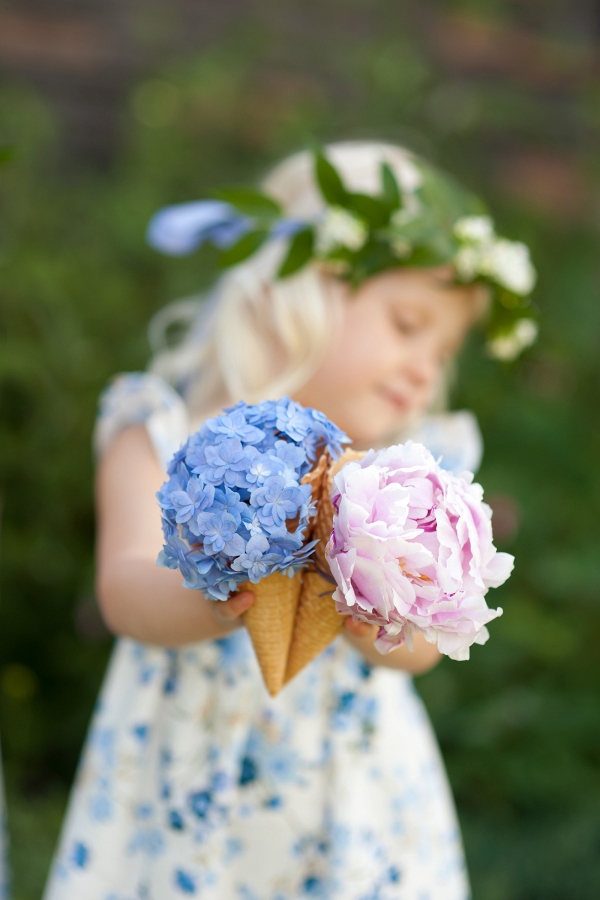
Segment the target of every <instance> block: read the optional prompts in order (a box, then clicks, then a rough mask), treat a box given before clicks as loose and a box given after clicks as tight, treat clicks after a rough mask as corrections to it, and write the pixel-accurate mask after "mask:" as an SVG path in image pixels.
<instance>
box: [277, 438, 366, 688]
mask: <svg viewBox="0 0 600 900" xmlns="http://www.w3.org/2000/svg"><path fill="white" fill-rule="evenodd" d="M363 456H364V453H359V452H357V451H356V450H345V451H344V453H343V454H342V455H341V456H340V458H339V459H337V460H335V461H334V462H331V460H330V457H329V456H328V455H327V454H326V453H324V454H323V456H321V459H320V460H319V464H318V466H317V467H316V468H315V469H314V470H313V471H312V472H310V473H309V474H308V475H307V476H305V478H304V479H303V481H304V482H305V483H307V484H311V485H312V489H313V497H312V499H313V502H316V504H317V515H316V517H315V520H314V524H313V528H312V531H311V535H310V539H311V540H314V539H317V540H318V541H319V543H318V544H317V546H316V548H315V563H316V571H311V570H308V571H305V572H304V578H303V580H302V588H301V591H300V599H299V601H298V608H297V611H296V620H295V623H294V631H293V634H292V643H291V646H290V651H289V656H288V661H287V668H286V670H285V679H284V684H287V682H288V681H291V679H292V678H294V676H296V675H297V674H298V672H300V671H301V670H302V669H303V668H304V667H305V666H307V665H308V663H310V662H312V660H313V659H315V657H317V656H318V655H319V653H321V652H322V651H323V650H325V648H326V647H328V646H329V644H330V643H331V642H332V641H333V640H335V638H336V637H337V636H338V635H339V634H340V633H341V631H342V628H343V626H344V619H343V617H342V616H340V615H339V613H338V612H337V611H336V608H335V604H334V601H333V596H332V595H333V591H334V590H335V583H334V581H333V579H331V580H328V579H327V578H326V577H323V575H321V574H320V572H322V573H323V574H325V573H327V574H329V565H328V564H327V560H326V559H325V547H326V546H327V541H328V540H329V535H330V534H331V529H332V527H333V513H334V509H333V505H332V503H331V489H332V487H333V479H334V478H335V476H336V475H337V473H338V472H339V471H340V469H341V468H342V466H344V465H345V464H346V463H347V462H352V461H353V460H358V459H362V457H363ZM330 577H331V576H330Z"/></svg>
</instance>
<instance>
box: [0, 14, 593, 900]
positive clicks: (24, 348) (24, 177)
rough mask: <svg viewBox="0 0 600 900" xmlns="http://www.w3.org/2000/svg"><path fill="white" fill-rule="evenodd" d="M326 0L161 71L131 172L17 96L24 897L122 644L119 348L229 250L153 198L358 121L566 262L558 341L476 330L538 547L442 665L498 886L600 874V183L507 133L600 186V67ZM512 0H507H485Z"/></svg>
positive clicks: (473, 813)
mask: <svg viewBox="0 0 600 900" xmlns="http://www.w3.org/2000/svg"><path fill="white" fill-rule="evenodd" d="M371 5H373V4H371ZM325 6H326V8H327V10H328V11H329V14H330V19H326V20H325V22H326V27H324V28H322V29H316V30H315V33H314V34H313V35H312V37H311V40H310V41H309V40H307V41H306V42H305V43H304V45H302V46H300V47H299V46H298V42H297V41H294V40H293V39H292V37H291V36H290V34H288V33H287V32H286V31H285V27H284V26H283V25H281V23H280V24H279V26H278V27H279V31H277V29H276V27H275V25H274V26H273V29H274V30H273V33H269V32H268V30H265V29H264V28H261V29H260V30H258V29H257V28H256V27H253V26H252V22H250V23H248V24H246V25H245V26H244V27H241V26H240V27H239V28H238V29H237V30H236V32H235V34H233V35H230V36H229V37H228V39H227V40H224V41H223V42H222V44H221V45H219V46H215V47H213V48H212V49H211V50H210V51H208V52H204V53H203V54H201V55H200V56H198V57H197V58H194V59H191V60H187V61H185V62H183V63H180V64H178V65H176V66H171V67H169V68H167V69H166V70H164V71H160V72H157V73H155V74H153V75H152V76H151V77H148V78H146V79H144V80H143V81H141V82H140V83H139V84H137V85H136V86H134V88H133V90H132V91H131V94H130V97H129V100H128V104H127V106H126V107H125V108H124V109H123V134H124V139H123V145H122V147H121V149H120V150H119V152H118V154H117V156H116V158H115V161H114V163H113V164H112V165H111V166H110V167H109V168H108V169H106V170H104V171H94V170H88V169H86V168H85V167H82V166H65V164H64V161H63V160H62V158H61V136H60V133H59V131H58V130H57V126H56V123H55V122H54V120H53V117H52V115H51V113H50V112H49V110H48V109H47V108H46V106H45V105H44V103H43V102H42V101H41V100H40V98H39V97H36V96H33V95H31V94H29V93H26V92H24V91H23V90H21V89H17V88H15V87H14V86H13V87H11V86H9V85H6V86H5V87H4V88H3V89H2V91H1V92H0V128H1V133H0V144H1V145H14V146H15V147H16V158H15V159H14V160H13V161H12V162H11V164H10V165H7V166H5V167H3V169H2V170H0V210H1V215H0V470H1V472H2V487H1V492H2V508H3V528H2V544H1V556H2V597H1V601H2V602H1V605H0V654H1V656H0V718H1V726H2V739H3V745H4V746H3V750H4V756H5V764H6V775H7V785H8V795H9V813H10V815H11V817H12V837H13V845H14V853H13V857H14V865H15V891H16V897H17V900H30V898H34V897H37V896H38V895H39V891H40V887H41V881H42V879H43V872H44V867H45V864H46V863H47V861H48V860H49V856H50V852H51V846H52V842H53V840H54V838H55V835H56V830H57V827H58V822H59V817H60V814H61V811H62V806H63V803H64V798H65V792H66V788H67V786H68V784H69V782H70V779H71V777H72V774H73V770H74V766H75V764H76V760H77V756H78V753H79V749H80V746H81V743H82V740H83V737H84V733H85V728H86V724H87V722H88V719H89V715H90V712H91V709H92V706H93V703H94V698H95V695H96V692H97V690H98V687H99V684H100V680H101V677H102V673H103V670H104V667H105V664H106V660H107V657H108V653H109V650H110V639H109V638H108V636H107V635H106V633H105V632H104V631H103V629H102V625H101V622H100V619H99V615H98V612H97V609H96V607H95V604H94V600H93V562H92V541H93V504H92V473H93V466H92V459H91V453H90V434H91V429H92V425H93V420H94V415H95V405H96V398H97V395H98V393H99V391H100V390H101V388H102V386H103V384H104V383H105V382H106V380H107V379H108V378H109V377H110V376H111V375H112V374H113V373H114V372H116V371H119V370H132V369H138V368H142V367H143V366H144V365H145V363H146V361H147V358H148V354H149V349H148V346H147V343H146V340H145V328H146V325H147V323H148V320H149V318H150V316H151V315H152V313H153V312H154V311H155V310H157V309H158V308H160V307H161V306H162V305H163V304H164V303H165V302H167V301H168V300H170V299H174V298H177V297H179V296H184V295H186V294H190V293H193V292H197V291H198V290H200V289H202V288H204V287H206V286H207V285H208V284H209V283H210V278H211V275H212V274H213V273H214V270H213V263H214V260H213V259H211V257H210V255H209V253H208V252H207V253H201V254H199V255H197V256H195V257H192V258H190V259H184V260H169V259H164V258H162V257H159V256H158V255H157V254H155V253H153V252H152V251H151V250H149V249H148V248H147V247H146V246H145V245H144V240H143V234H144V229H145V226H146V223H147V221H148V218H149V216H150V215H151V213H152V212H153V211H154V210H155V209H156V208H157V207H158V206H160V205H161V204H164V203H168V202H176V201H178V200H187V199H192V198H197V197H201V196H203V195H205V193H206V191H207V190H209V189H212V188H214V187H216V186H219V185H221V184H223V183H232V182H236V181H245V180H248V179H252V178H257V177H259V176H260V174H261V173H262V172H263V171H265V169H266V168H267V167H268V165H269V164H270V163H271V162H273V161H275V160H276V159H277V158H279V157H280V156H281V155H282V154H284V153H286V152H288V151H291V150H294V149H297V148H298V147H301V146H303V145H304V144H305V142H306V141H307V139H309V138H310V137H312V136H317V137H318V138H319V139H321V140H327V139H329V138H337V137H340V136H341V137H346V136H356V135H358V136H365V135H367V136H368V135H378V136H383V137H385V138H389V139H392V140H398V141H403V142H405V143H407V144H408V145H409V146H410V147H412V148H413V149H416V150H417V151H420V152H424V153H426V154H427V155H428V156H429V157H430V158H432V159H434V160H435V161H437V162H441V163H442V164H443V165H445V167H446V168H448V169H450V170H451V171H453V172H454V173H455V174H456V175H457V176H459V177H460V178H462V180H463V181H464V182H465V183H466V184H467V185H468V186H469V187H470V188H472V189H474V190H476V191H479V192H481V193H482V194H484V195H485V196H486V197H487V199H488V200H489V202H490V204H491V206H492V208H493V209H494V210H495V212H496V214H497V218H498V221H499V225H500V227H501V231H502V232H503V233H506V234H508V235H510V236H512V237H520V238H522V239H525V240H527V241H528V242H529V243H530V245H531V247H532V250H533V254H534V258H535V260H536V263H537V266H538V268H539V272H540V284H539V290H538V292H537V297H538V303H539V306H540V308H541V310H542V314H543V330H542V335H541V340H540V342H539V344H538V345H537V346H536V347H535V348H534V349H533V351H531V352H530V354H529V356H528V358H527V359H525V360H524V361H523V362H522V363H520V364H519V365H517V366H513V367H502V366H499V365H497V364H493V363H492V362H490V361H489V360H487V359H486V358H485V357H484V356H483V354H482V353H481V346H480V342H479V340H478V339H477V338H475V339H474V340H473V341H472V342H471V343H470V345H469V347H468V348H467V349H466V351H465V353H464V355H463V359H462V363H461V367H460V374H459V377H458V383H457V387H456V395H455V398H454V402H455V405H456V406H459V407H461V406H466V407H470V408H472V409H474V410H475V411H476V413H477V414H478V416H479V417H480V421H481V425H482V428H483V432H484V435H485V439H486V456H485V461H484V465H483V468H482V470H481V472H480V476H479V477H480V480H481V481H482V483H483V484H484V487H485V488H486V492H487V493H488V494H489V495H490V496H492V497H495V498H496V504H497V509H498V512H497V516H500V518H501V521H500V519H498V520H497V521H498V523H499V525H502V523H504V524H503V525H502V527H501V528H500V531H501V532H502V531H503V532H504V534H505V539H504V540H500V542H499V543H500V544H501V545H502V546H503V548H504V547H505V548H506V549H508V550H510V552H512V553H514V554H515V555H516V558H517V566H516V571H515V574H514V576H513V577H512V579H511V580H510V582H509V583H508V584H507V585H506V586H505V587H504V588H502V589H500V590H499V591H497V592H495V596H494V598H493V599H494V601H495V602H498V603H500V605H502V606H503V607H504V609H505V614H504V616H503V617H502V618H501V619H499V620H498V621H497V622H495V623H493V624H492V626H491V632H492V637H491V640H490V642H489V643H488V644H487V645H486V646H485V647H483V648H480V647H476V648H475V649H474V652H473V654H472V660H471V662H469V663H454V662H451V661H448V660H446V661H444V662H443V663H442V664H441V665H440V667H439V668H438V669H436V670H435V671H434V672H432V673H430V674H429V675H427V676H426V677H424V678H422V679H421V680H420V682H419V687H420V690H421V692H422V694H423V696H424V698H425V700H426V703H427V705H428V707H429V710H430V712H431V715H432V718H433V721H434V724H435V727H436V729H437V732H438V735H439V737H440V741H441V745H442V749H443V751H444V755H445V759H446V762H447V765H448V768H449V772H450V777H451V781H452V784H453V788H454V790H455V794H456V797H457V802H458V807H459V813H460V817H461V821H462V825H463V829H464V834H465V841H466V847H467V855H468V860H469V866H470V870H471V874H472V880H473V888H474V897H475V898H476V900H563V898H574V897H577V898H578V900H593V898H596V897H597V895H598V887H597V886H598V884H600V853H599V852H598V848H599V846H600V749H599V748H600V717H599V716H598V712H597V703H598V701H597V698H598V689H599V687H600V684H599V682H600V670H599V666H598V663H597V657H596V646H597V641H598V639H599V638H600V550H599V547H600V466H599V464H598V459H599V457H600V422H599V420H598V415H597V410H598V409H600V371H599V362H598V361H599V358H600V357H599V349H600V347H599V341H600V338H599V335H600V327H599V326H600V307H599V303H598V290H599V277H598V250H599V242H598V229H597V225H596V223H595V221H594V215H592V214H591V213H590V210H592V213H593V212H594V210H593V209H592V206H593V205H594V203H593V202H591V201H590V204H591V205H590V204H588V206H582V208H581V209H579V210H577V211H576V214H573V210H572V208H571V207H572V204H571V207H569V209H567V206H566V207H565V214H564V215H563V214H562V213H561V209H560V204H558V206H557V204H556V203H555V204H554V206H553V207H552V208H551V209H550V208H548V209H541V208H539V209H538V210H537V211H536V209H535V208H534V206H535V204H532V203H528V202H527V199H526V198H525V199H523V197H519V196H518V195H517V194H515V193H514V192H513V193H511V192H510V191H509V192H508V195H507V193H506V190H505V187H506V185H507V183H508V184H510V179H509V181H508V182H507V180H506V178H504V180H499V179H498V177H497V171H498V169H499V167H500V168H502V166H504V167H505V162H506V159H505V157H504V155H503V153H502V152H501V148H502V147H505V146H510V147H512V148H519V147H522V146H534V148H535V149H536V151H539V150H540V148H541V149H542V150H543V149H545V148H546V149H548V148H549V149H550V150H552V151H557V150H558V151H560V152H564V151H565V149H566V150H568V151H569V153H570V154H571V157H572V161H573V166H575V168H576V169H577V167H579V169H578V170H577V171H578V177H579V176H580V177H581V178H582V179H584V183H585V186H586V188H585V190H586V197H588V198H589V197H591V198H592V199H593V198H596V200H595V201H594V202H595V203H596V204H597V197H598V187H597V177H598V170H599V167H598V163H597V160H596V151H595V150H594V149H593V148H594V141H595V140H597V136H598V130H599V129H600V115H599V114H598V110H599V109H600V105H599V102H598V97H600V84H597V83H592V82H591V81H589V80H588V81H586V82H585V83H584V84H582V85H581V86H580V87H579V88H577V90H575V89H569V90H565V91H564V92H562V93H561V91H560V90H556V89H553V91H550V92H548V91H540V90H537V89H534V88H531V87H528V86H527V85H523V84H521V83H520V82H519V77H518V72H517V73H515V75H514V77H512V76H510V73H509V74H508V75H507V76H506V77H504V78H496V79H493V78H487V77H483V76H482V77H479V76H476V75H469V77H466V76H464V75H461V76H460V77H459V76H456V77H454V76H453V77H449V76H447V75H443V74H442V73H441V72H440V71H439V68H438V67H437V66H436V64H435V63H434V62H433V58H432V56H431V54H430V52H429V50H427V48H426V46H425V44H424V43H423V41H422V40H421V39H420V38H419V37H418V36H417V34H416V32H415V33H414V34H413V33H412V32H411V30H410V28H409V27H408V25H407V27H406V28H404V27H400V24H401V22H400V19H399V17H398V15H396V17H395V18H390V15H391V14H390V13H389V10H390V9H391V8H392V7H391V5H390V4H385V3H381V4H380V5H379V7H378V9H379V10H380V22H379V25H380V27H379V29H378V30H377V31H376V30H374V31H373V32H372V33H370V34H362V33H361V34H354V35H352V33H350V34H346V36H345V37H344V39H343V40H342V39H340V40H333V39H332V38H333V36H334V35H335V26H334V23H335V21H336V19H335V14H336V10H337V11H338V12H339V3H336V2H333V0H331V2H329V3H328V4H326V5H325ZM325 6H324V7H323V8H325ZM364 6H365V2H364V0H353V2H352V3H347V4H346V6H345V10H346V12H347V13H348V15H349V14H350V12H351V11H352V10H354V11H356V10H358V9H362V7H364ZM475 6H477V4H475ZM488 7H489V9H488ZM394 9H395V7H394ZM463 9H466V10H467V11H468V10H469V9H471V11H472V9H473V4H471V5H470V7H469V5H468V4H467V5H466V6H463ZM507 10H508V11H509V12H510V10H509V8H508V6H507V4H505V3H502V2H500V0H497V2H494V3H489V4H485V5H483V4H479V6H478V8H477V10H476V11H477V13H478V14H479V15H481V14H482V13H483V12H486V11H487V12H490V13H493V14H494V15H497V14H499V13H502V14H503V15H504V17H505V19H506V15H507ZM396 12H397V11H396ZM313 13H314V10H313ZM314 14H315V15H316V13H314ZM386 16H387V18H386ZM275 19H276V17H274V21H275ZM392 23H395V26H394V27H391V25H392ZM328 29H329V30H328ZM499 148H500V149H499ZM504 170H505V168H504ZM499 185H500V186H499ZM34 848H35V854H34V855H35V858H36V866H37V868H32V866H31V865H30V862H29V860H30V853H31V852H32V850H33V849H34Z"/></svg>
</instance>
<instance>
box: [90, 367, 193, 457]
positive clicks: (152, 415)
mask: <svg viewBox="0 0 600 900" xmlns="http://www.w3.org/2000/svg"><path fill="white" fill-rule="evenodd" d="M130 425H145V426H146V428H147V430H148V433H149V435H150V438H151V440H152V443H153V445H154V447H155V449H156V452H157V454H158V457H159V459H160V461H161V463H162V464H163V466H165V467H166V465H167V463H168V461H169V460H170V458H171V457H172V455H173V453H175V451H176V450H178V449H179V447H180V446H181V444H182V443H183V442H184V441H185V440H186V438H187V437H188V434H189V416H188V411H187V407H186V405H185V403H184V401H183V398H182V397H181V395H180V394H179V393H178V392H177V391H176V390H175V389H174V388H173V387H171V385H170V384H168V383H167V382H166V381H165V380H164V379H163V378H161V377H160V376H159V375H156V374H154V373H153V372H128V373H122V374H120V375H116V376H115V377H114V378H113V379H112V380H111V381H110V383H109V384H108V386H107V387H106V388H105V389H104V391H103V392H102V394H101V395H100V401H99V409H98V417H97V419H96V425H95V428H94V438H93V443H94V450H95V453H96V455H97V456H98V457H99V456H101V455H102V454H103V453H104V452H105V451H106V449H107V448H108V447H109V445H110V444H111V443H112V441H113V440H114V439H115V437H117V435H118V434H119V433H120V432H121V431H123V429H125V428H127V427H129V426H130Z"/></svg>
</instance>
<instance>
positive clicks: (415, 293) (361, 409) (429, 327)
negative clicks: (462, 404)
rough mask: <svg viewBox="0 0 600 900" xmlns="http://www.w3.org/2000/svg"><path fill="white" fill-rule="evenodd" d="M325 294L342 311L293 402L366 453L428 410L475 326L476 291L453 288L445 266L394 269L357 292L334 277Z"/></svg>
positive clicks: (369, 282) (364, 285)
mask: <svg viewBox="0 0 600 900" xmlns="http://www.w3.org/2000/svg"><path fill="white" fill-rule="evenodd" d="M328 289H329V290H331V291H333V292H334V293H335V294H336V295H337V296H336V297H335V298H334V300H335V302H337V304H338V305H339V307H340V309H341V313H340V319H339V322H338V324H337V325H336V328H335V335H334V338H333V343H332V346H331V348H330V351H329V353H328V355H327V358H326V359H325V360H324V362H323V363H322V365H321V366H320V368H319V369H318V371H317V372H316V373H315V375H314V376H313V377H312V378H311V379H310V381H309V382H308V383H307V384H306V385H305V386H304V387H303V388H302V389H301V390H300V391H298V392H297V394H296V395H295V396H296V399H297V400H298V401H299V402H300V403H302V404H304V405H305V406H314V407H316V408H317V409H320V410H321V411H322V412H324V413H325V415H327V416H328V417H329V418H330V419H332V420H333V421H334V422H335V423H336V425H338V426H339V427H340V428H342V429H343V430H344V431H345V432H346V433H347V434H348V435H349V437H351V438H352V440H353V441H354V442H355V444H356V445H357V447H359V448H360V447H363V448H365V447H369V446H372V445H376V444H378V443H380V442H382V441H384V440H385V439H386V438H389V437H390V436H392V435H393V434H394V433H397V432H398V431H400V430H401V429H402V427H403V426H405V425H406V424H407V423H408V422H409V421H410V420H411V419H413V418H414V417H415V416H417V415H418V414H419V413H421V412H423V411H424V410H426V409H427V407H428V406H429V405H430V404H431V402H432V401H433V399H434V397H435V394H436V391H437V389H438V386H439V384H440V379H441V376H442V372H443V369H444V364H445V363H446V362H447V361H448V360H449V359H450V358H451V357H452V356H453V355H454V354H455V353H456V352H457V351H458V349H459V347H460V345H461V343H462V340H463V338H464V336H465V334H466V332H467V329H468V328H469V326H470V325H471V324H472V322H473V318H474V303H473V288H462V287H457V286H455V285H453V284H452V282H451V271H450V270H449V269H448V268H446V267H444V268H439V269H391V270H390V271H388V272H383V273H382V274H381V275H377V276H375V277H373V278H370V279H368V280H367V281H366V282H364V283H363V284H362V285H361V287H360V288H359V289H358V291H356V292H352V291H351V290H350V288H349V287H348V286H347V285H345V284H344V283H343V282H341V281H339V280H338V279H334V278H332V279H331V280H330V281H328Z"/></svg>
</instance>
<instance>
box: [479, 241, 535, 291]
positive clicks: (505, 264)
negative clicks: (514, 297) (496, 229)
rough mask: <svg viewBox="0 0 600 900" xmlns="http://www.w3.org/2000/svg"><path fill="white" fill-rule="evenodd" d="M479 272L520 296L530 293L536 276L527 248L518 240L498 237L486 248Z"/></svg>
mask: <svg viewBox="0 0 600 900" xmlns="http://www.w3.org/2000/svg"><path fill="white" fill-rule="evenodd" d="M479 272H480V274H481V275H487V276H488V278H492V279H493V280H494V281H496V282H497V283H498V284H500V285H502V286H503V287H505V288H507V289H508V290H509V291H512V292H513V293H514V294H519V296H521V297H524V296H526V295H527V294H529V293H531V291H532V290H533V288H534V285H535V282H536V278H537V275H536V271H535V269H534V267H533V265H532V262H531V258H530V256H529V248H528V247H527V246H526V245H525V244H522V243H521V242H520V241H507V240H506V239H505V238H498V239H497V240H495V241H494V242H493V244H492V245H491V246H490V247H489V248H486V250H485V252H484V253H483V254H482V258H481V261H480V263H479Z"/></svg>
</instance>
